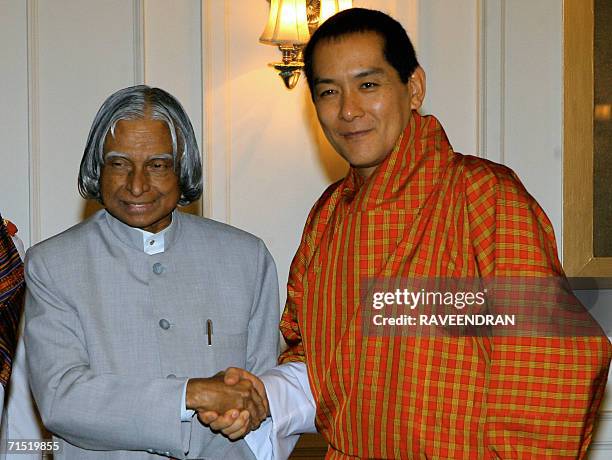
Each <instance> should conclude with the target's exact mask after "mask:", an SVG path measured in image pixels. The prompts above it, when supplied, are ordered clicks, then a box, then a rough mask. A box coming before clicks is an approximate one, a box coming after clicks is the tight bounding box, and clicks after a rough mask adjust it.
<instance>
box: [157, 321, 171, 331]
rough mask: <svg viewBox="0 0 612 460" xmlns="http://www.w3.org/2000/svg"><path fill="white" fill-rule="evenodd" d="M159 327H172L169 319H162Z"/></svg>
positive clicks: (164, 328)
mask: <svg viewBox="0 0 612 460" xmlns="http://www.w3.org/2000/svg"><path fill="white" fill-rule="evenodd" d="M159 327H161V328H162V329H163V330H167V329H170V321H168V320H167V319H160V320H159Z"/></svg>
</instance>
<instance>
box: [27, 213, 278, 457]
mask: <svg viewBox="0 0 612 460" xmlns="http://www.w3.org/2000/svg"><path fill="white" fill-rule="evenodd" d="M26 281H27V286H28V293H27V299H26V331H25V344H26V351H27V358H28V365H29V370H30V379H31V385H32V390H33V392H34V396H35V398H36V402H37V403H38V406H39V408H40V411H41V415H42V418H43V421H44V423H45V425H46V426H47V428H48V429H49V430H50V431H51V432H53V433H55V435H56V436H57V437H58V438H61V439H63V440H64V442H63V453H62V454H61V455H59V456H56V458H69V459H83V458H96V459H106V458H109V459H110V458H112V459H123V458H125V459H140V458H142V459H144V458H160V457H159V456H157V455H155V454H162V455H166V456H172V457H177V458H210V459H220V458H223V459H224V460H231V459H248V458H253V456H252V454H251V452H250V450H249V448H248V446H247V445H246V443H245V442H244V441H238V442H231V441H229V440H227V439H226V438H224V437H223V436H221V435H215V434H213V433H212V432H211V431H210V430H209V429H208V428H206V427H204V426H202V425H201V424H200V423H199V421H198V420H197V418H195V417H194V418H192V419H191V421H189V422H181V420H180V408H181V397H182V392H183V387H184V384H185V381H186V378H188V377H207V376H211V375H213V374H215V373H216V372H218V371H219V370H223V369H225V368H226V367H228V366H238V367H243V368H246V369H247V370H249V371H251V372H253V373H255V374H258V373H261V372H262V371H264V370H266V369H268V368H270V367H272V366H273V365H274V364H275V362H276V357H277V347H278V328H277V327H278V313H279V309H278V284H277V283H278V282H277V275H276V268H275V266H274V262H273V260H272V257H271V256H270V253H269V252H268V250H267V249H266V247H265V245H264V244H263V242H262V241H261V240H259V239H258V238H256V237H254V236H253V235H250V234H248V233H246V232H243V231H241V230H238V229H235V228H233V227H230V226H227V225H224V224H221V223H218V222H214V221H211V220H208V219H202V218H199V217H194V216H190V215H187V214H183V213H180V212H176V211H175V212H174V214H173V223H172V225H171V226H170V227H169V228H168V230H167V232H166V233H165V250H164V252H162V253H159V254H155V255H148V254H145V253H144V252H143V250H142V234H141V233H140V232H139V231H138V230H136V229H133V228H131V227H128V226H126V225H125V224H123V223H121V222H120V221H118V220H117V219H115V218H114V217H112V216H110V215H109V214H108V213H107V212H106V211H104V210H103V211H100V212H98V213H96V214H95V215H94V216H92V217H91V218H90V219H88V220H86V221H85V222H83V223H81V224H78V225H76V226H74V227H72V228H70V229H68V230H66V231H65V232H63V233H61V234H59V235H57V236H55V237H53V238H51V239H49V240H47V241H44V242H42V243H40V244H38V245H36V246H34V247H33V248H31V249H30V250H29V251H28V253H27V257H26ZM209 320H210V321H212V329H213V331H212V332H213V334H212V337H211V344H210V345H209V342H208V337H207V321H209Z"/></svg>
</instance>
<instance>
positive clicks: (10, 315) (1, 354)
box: [0, 216, 25, 387]
mask: <svg viewBox="0 0 612 460" xmlns="http://www.w3.org/2000/svg"><path fill="white" fill-rule="evenodd" d="M15 233H17V228H16V227H15V226H14V225H13V224H12V223H10V222H8V221H5V220H3V219H2V216H0V384H1V385H2V386H4V387H5V386H6V385H7V383H8V380H9V377H10V375H11V363H12V359H13V354H14V353H15V348H16V347H17V330H18V327H19V318H20V316H21V310H22V308H23V297H24V293H25V284H24V277H23V263H22V261H21V258H20V257H19V253H18V252H17V249H16V248H15V245H14V244H13V241H12V240H11V236H13V235H15Z"/></svg>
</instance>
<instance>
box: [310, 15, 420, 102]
mask: <svg viewBox="0 0 612 460" xmlns="http://www.w3.org/2000/svg"><path fill="white" fill-rule="evenodd" d="M364 32H374V33H376V34H378V35H379V36H380V37H381V38H382V39H383V54H384V56H385V59H386V60H387V62H388V63H389V64H390V65H391V66H392V67H393V68H394V69H395V70H397V73H398V74H399V77H400V80H401V81H402V83H408V80H409V79H410V77H411V76H412V74H413V73H414V71H415V70H416V68H417V67H418V66H419V62H418V61H417V58H416V53H415V52H414V46H412V42H411V41H410V38H408V34H407V33H406V31H405V30H404V28H403V27H402V25H401V24H400V23H399V22H397V21H396V20H395V19H393V18H392V17H391V16H389V15H387V14H385V13H383V12H381V11H377V10H369V9H366V8H350V9H348V10H344V11H341V12H339V13H338V14H336V15H334V16H332V17H331V18H329V19H328V20H327V21H325V22H324V23H323V24H321V26H320V27H319V28H318V29H317V30H316V31H315V32H314V33H313V34H312V37H311V38H310V41H309V42H308V44H307V45H306V48H305V49H304V73H305V74H306V80H307V82H308V87H309V88H310V95H311V96H312V97H313V99H314V91H313V90H314V75H313V55H314V51H315V48H316V46H317V44H318V43H319V42H320V41H322V40H334V39H338V38H341V37H344V36H346V35H350V34H356V33H364Z"/></svg>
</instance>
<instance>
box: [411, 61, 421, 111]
mask: <svg viewBox="0 0 612 460" xmlns="http://www.w3.org/2000/svg"><path fill="white" fill-rule="evenodd" d="M408 91H410V109H411V110H418V109H419V108H420V107H421V105H423V100H424V99H425V71H424V70H423V68H422V67H421V66H419V67H417V68H416V70H415V71H414V72H413V73H412V76H411V77H410V80H408Z"/></svg>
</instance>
